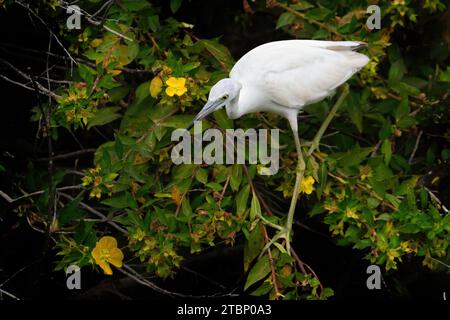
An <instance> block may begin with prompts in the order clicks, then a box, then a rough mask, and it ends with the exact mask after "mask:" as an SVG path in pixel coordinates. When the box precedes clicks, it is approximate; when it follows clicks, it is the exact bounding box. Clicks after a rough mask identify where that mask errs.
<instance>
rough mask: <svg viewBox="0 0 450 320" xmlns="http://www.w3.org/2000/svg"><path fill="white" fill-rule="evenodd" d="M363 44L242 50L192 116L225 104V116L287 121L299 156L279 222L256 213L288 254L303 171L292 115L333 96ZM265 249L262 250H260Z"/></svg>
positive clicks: (294, 43) (361, 59)
mask: <svg viewBox="0 0 450 320" xmlns="http://www.w3.org/2000/svg"><path fill="white" fill-rule="evenodd" d="M364 46H366V44H365V43H362V42H356V41H319V40H285V41H275V42H270V43H266V44H263V45H261V46H259V47H256V48H254V49H253V50H251V51H249V52H248V53H246V54H245V55H244V56H243V57H242V58H241V59H239V61H238V62H236V64H235V65H234V67H233V68H232V70H231V72H230V77H229V78H226V79H222V80H220V81H219V82H217V83H216V84H215V85H214V86H213V87H212V88H211V91H210V93H209V97H208V101H207V103H206V104H205V106H204V107H203V109H202V110H201V111H200V112H199V113H198V114H197V116H195V118H194V120H193V121H192V124H191V125H190V126H189V127H188V129H190V128H191V127H192V126H193V124H194V121H199V120H201V119H203V118H205V117H206V116H207V115H209V114H210V113H212V112H214V111H215V110H218V109H220V108H223V107H225V109H226V113H227V115H228V117H229V118H230V119H237V118H239V117H241V116H243V115H245V114H248V113H251V112H259V111H265V112H272V113H276V114H278V115H280V116H282V117H284V118H286V119H287V120H288V121H289V124H290V126H291V129H292V131H293V135H294V139H295V145H296V149H297V155H298V165H297V177H296V182H295V187H294V193H293V196H292V201H291V205H290V208H289V212H288V216H287V220H286V223H285V225H284V226H278V225H276V224H273V223H271V222H270V221H268V220H267V219H265V218H263V217H262V216H261V217H260V218H261V219H262V220H263V221H264V222H265V223H266V224H268V225H270V226H272V227H274V228H276V229H278V230H279V232H278V233H277V234H276V235H275V236H274V237H273V238H272V240H271V242H270V243H269V244H268V245H267V246H266V248H265V249H267V248H269V247H270V245H271V244H273V242H275V241H277V240H279V239H281V238H283V239H285V240H286V249H287V252H288V253H289V254H290V236H291V230H292V222H293V217H294V211H295V206H296V203H297V198H298V193H299V188H300V183H301V179H302V177H303V174H304V171H305V162H304V159H303V154H302V149H301V145H300V140H299V137H298V123H297V114H298V113H299V111H300V110H302V108H303V107H304V106H306V105H308V104H311V103H314V102H318V101H320V100H322V99H324V98H325V97H328V96H330V95H332V94H333V93H334V92H335V90H336V88H337V87H339V86H340V85H342V84H344V83H345V82H346V81H347V80H348V79H349V78H350V77H351V76H353V74H355V73H356V72H357V71H358V70H360V69H361V68H362V67H364V65H366V64H367V63H368V62H369V58H368V57H367V56H365V55H364V54H361V53H358V52H355V51H356V50H357V49H360V48H362V47H364ZM347 93H348V86H347V85H345V86H344V88H343V91H342V94H341V95H340V97H339V99H338V100H337V102H336V103H335V105H334V106H333V108H332V109H331V111H330V113H329V115H328V116H327V118H326V119H325V121H324V123H323V124H322V126H321V127H320V129H319V131H318V132H317V134H316V136H315V137H314V139H313V141H312V143H311V146H310V148H309V149H308V152H307V155H308V156H310V155H311V154H312V152H313V151H314V150H315V148H317V147H318V143H319V140H320V138H321V137H322V135H323V133H324V131H325V130H326V128H327V126H328V124H329V123H330V121H331V119H332V117H333V116H334V114H335V113H336V111H337V109H338V108H339V105H340V104H341V103H342V101H343V100H344V98H345V96H346V95H347ZM263 251H264V250H263Z"/></svg>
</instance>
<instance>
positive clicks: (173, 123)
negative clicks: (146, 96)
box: [162, 114, 194, 129]
mask: <svg viewBox="0 0 450 320" xmlns="http://www.w3.org/2000/svg"><path fill="white" fill-rule="evenodd" d="M193 118H194V116H193V115H190V114H177V115H174V116H172V117H170V118H168V119H167V120H166V121H164V122H163V123H162V126H164V127H169V128H176V129H184V128H186V127H187V126H188V125H189V124H190V123H191V122H192V119H193Z"/></svg>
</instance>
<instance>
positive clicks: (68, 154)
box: [36, 148, 97, 161]
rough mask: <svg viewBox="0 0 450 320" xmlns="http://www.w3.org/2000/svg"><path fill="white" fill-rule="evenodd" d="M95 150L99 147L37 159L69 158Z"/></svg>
mask: <svg viewBox="0 0 450 320" xmlns="http://www.w3.org/2000/svg"><path fill="white" fill-rule="evenodd" d="M95 151H97V149H95V148H90V149H83V150H78V151H73V152H69V153H65V154H60V155H57V156H53V157H52V158H38V159H36V161H48V160H62V159H68V158H72V157H76V156H79V155H83V154H86V153H94V152H95Z"/></svg>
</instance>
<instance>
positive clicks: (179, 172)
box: [172, 164, 196, 180]
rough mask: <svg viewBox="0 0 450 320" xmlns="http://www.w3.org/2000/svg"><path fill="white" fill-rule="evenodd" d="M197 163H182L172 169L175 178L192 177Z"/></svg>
mask: <svg viewBox="0 0 450 320" xmlns="http://www.w3.org/2000/svg"><path fill="white" fill-rule="evenodd" d="M195 167H196V165H195V164H180V165H178V166H176V167H175V168H173V169H172V179H173V180H183V179H187V178H189V177H192V175H193V172H194V168H195Z"/></svg>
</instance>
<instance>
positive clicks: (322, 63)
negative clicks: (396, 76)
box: [194, 40, 369, 131]
mask: <svg viewBox="0 0 450 320" xmlns="http://www.w3.org/2000/svg"><path fill="white" fill-rule="evenodd" d="M363 46H365V44H364V43H361V42H356V41H319V40H285V41H275V42H270V43H266V44H263V45H261V46H258V47H256V48H254V49H253V50H251V51H249V52H248V53H246V54H245V55H244V56H243V57H242V58H241V59H239V61H238V62H236V64H235V65H234V67H233V69H232V70H231V72H230V78H228V79H223V80H220V81H219V82H218V83H217V84H215V85H214V87H213V88H212V89H211V92H210V95H209V99H208V103H207V104H206V105H205V107H204V108H203V109H202V111H200V113H199V114H198V115H197V117H196V118H195V119H194V120H200V119H202V118H204V117H205V116H206V115H208V114H209V113H211V112H213V111H214V110H217V109H219V108H221V107H223V106H225V108H226V111H227V114H228V116H229V117H230V118H231V119H236V118H239V117H241V116H242V115H244V114H247V113H251V112H258V111H266V112H273V113H276V114H279V115H281V116H283V117H285V118H287V119H288V120H289V123H290V124H291V126H292V129H293V130H294V131H297V114H298V112H299V111H300V110H301V109H302V107H304V106H305V105H308V104H311V103H314V102H317V101H320V100H322V99H323V98H325V97H327V96H329V95H331V94H333V92H334V91H335V89H336V88H337V87H339V86H340V85H341V84H343V83H344V82H346V81H347V80H348V79H349V78H350V77H351V76H352V75H353V74H355V73H356V72H357V71H358V70H359V69H361V68H362V67H363V66H364V65H366V64H367V62H369V58H368V57H367V56H365V55H363V54H361V53H358V52H355V51H354V50H356V49H359V48H361V47H363Z"/></svg>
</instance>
